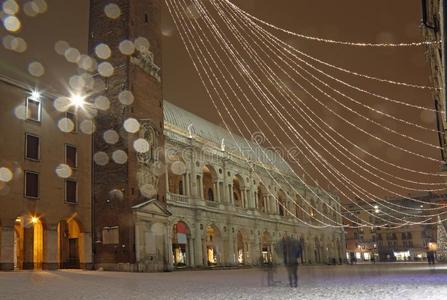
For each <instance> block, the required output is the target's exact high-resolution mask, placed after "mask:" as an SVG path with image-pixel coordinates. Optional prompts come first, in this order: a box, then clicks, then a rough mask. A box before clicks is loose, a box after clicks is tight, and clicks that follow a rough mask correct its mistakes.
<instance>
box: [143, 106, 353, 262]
mask: <svg viewBox="0 0 447 300" xmlns="http://www.w3.org/2000/svg"><path fill="white" fill-rule="evenodd" d="M164 117H165V121H164V124H165V126H164V133H165V151H166V166H167V167H166V169H167V172H166V177H167V180H166V190H167V194H166V201H167V210H168V215H167V224H166V225H167V227H168V228H167V232H168V236H167V243H168V244H169V245H170V246H172V247H170V248H169V250H170V251H169V257H170V258H171V257H172V265H173V266H214V265H223V266H228V265H244V264H246V265H257V264H260V263H266V262H270V261H273V262H275V263H279V262H280V261H278V257H277V256H276V255H277V253H276V251H275V249H274V248H275V245H276V243H277V241H279V240H280V239H281V238H282V237H284V236H290V237H293V238H296V239H298V240H300V241H301V243H302V246H303V257H302V262H304V263H330V262H333V261H336V262H337V263H338V262H339V261H341V258H342V256H343V253H344V233H343V231H342V230H340V229H334V228H326V229H324V230H322V229H312V228H311V227H310V226H309V225H305V224H303V222H302V221H300V220H303V221H304V222H309V223H310V224H315V225H318V224H320V223H318V222H316V219H314V218H313V217H311V216H313V215H314V213H315V212H314V211H313V209H318V210H319V211H321V212H324V213H325V214H326V215H327V216H329V217H330V218H331V219H334V220H338V221H339V222H340V221H341V217H340V215H338V214H336V213H335V212H340V207H339V206H338V205H337V204H336V203H335V202H334V201H331V199H330V197H329V194H327V193H326V192H325V191H323V190H321V189H319V188H313V193H312V192H311V191H310V190H307V191H306V188H305V187H304V185H303V184H302V183H301V182H300V180H299V179H298V178H297V177H296V176H294V175H292V172H291V169H290V167H289V165H288V164H287V163H286V162H285V161H284V159H282V158H281V157H280V156H279V155H277V154H276V153H274V152H272V151H268V150H267V149H265V148H262V147H260V146H259V145H257V144H256V143H254V142H252V141H249V140H246V139H244V138H242V137H240V136H236V135H233V134H230V133H229V132H228V131H227V130H225V129H224V128H222V127H219V126H217V125H215V124H213V123H211V122H208V121H206V120H204V119H202V118H200V117H198V116H196V115H194V114H192V113H190V112H188V111H185V110H184V109H181V108H180V107H178V106H176V105H174V104H171V103H169V102H167V101H164ZM246 156H249V159H247V158H246ZM303 198H304V199H306V200H307V201H308V203H312V206H313V207H314V208H313V209H311V207H310V206H309V205H306V204H305V203H304V201H303ZM329 206H331V208H332V209H329ZM304 209H307V210H308V213H309V214H306V213H305V212H304ZM315 218H318V219H321V216H318V217H317V216H316V215H315ZM152 226H153V225H152ZM146 228H148V227H147V226H146ZM141 236H143V235H141ZM140 251H142V252H143V253H144V248H140ZM143 256H144V255H141V256H140V257H143Z"/></svg>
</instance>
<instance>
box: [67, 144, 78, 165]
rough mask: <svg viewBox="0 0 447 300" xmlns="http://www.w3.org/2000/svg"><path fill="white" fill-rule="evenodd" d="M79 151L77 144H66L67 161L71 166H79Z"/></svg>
mask: <svg viewBox="0 0 447 300" xmlns="http://www.w3.org/2000/svg"><path fill="white" fill-rule="evenodd" d="M77 156H78V153H77V150H76V147H75V146H71V145H65V163H66V164H67V165H69V166H70V167H71V168H76V167H77V166H78V157H77Z"/></svg>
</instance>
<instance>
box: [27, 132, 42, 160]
mask: <svg viewBox="0 0 447 300" xmlns="http://www.w3.org/2000/svg"><path fill="white" fill-rule="evenodd" d="M39 146H40V143H39V137H38V136H35V135H31V134H28V133H27V134H26V135H25V158H27V159H33V160H39V152H40V151H39Z"/></svg>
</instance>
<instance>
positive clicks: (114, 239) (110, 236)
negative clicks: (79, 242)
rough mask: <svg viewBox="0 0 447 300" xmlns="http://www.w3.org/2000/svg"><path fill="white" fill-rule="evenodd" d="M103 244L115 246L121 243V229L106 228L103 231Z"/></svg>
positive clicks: (116, 227) (114, 227) (115, 227)
mask: <svg viewBox="0 0 447 300" xmlns="http://www.w3.org/2000/svg"><path fill="white" fill-rule="evenodd" d="M102 243H103V244H104V245H111V244H112V245H113V244H118V243H119V227H118V226H113V227H104V228H103V229H102Z"/></svg>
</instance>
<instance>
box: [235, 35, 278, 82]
mask: <svg viewBox="0 0 447 300" xmlns="http://www.w3.org/2000/svg"><path fill="white" fill-rule="evenodd" d="M226 40H227V39H226ZM265 72H266V73H267V74H270V73H271V71H269V70H267V71H265Z"/></svg>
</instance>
